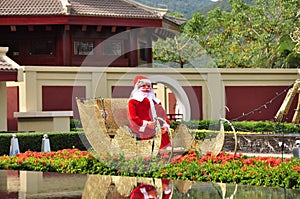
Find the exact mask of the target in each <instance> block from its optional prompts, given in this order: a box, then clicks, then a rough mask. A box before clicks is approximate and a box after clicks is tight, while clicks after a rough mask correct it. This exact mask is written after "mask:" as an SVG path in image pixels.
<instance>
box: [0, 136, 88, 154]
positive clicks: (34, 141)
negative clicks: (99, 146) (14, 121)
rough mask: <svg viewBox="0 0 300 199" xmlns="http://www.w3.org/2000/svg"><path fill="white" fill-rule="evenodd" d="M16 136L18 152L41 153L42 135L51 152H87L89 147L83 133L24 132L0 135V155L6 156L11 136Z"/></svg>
mask: <svg viewBox="0 0 300 199" xmlns="http://www.w3.org/2000/svg"><path fill="white" fill-rule="evenodd" d="M13 134H16V136H17V138H18V142H19V148H20V152H25V151H41V146H42V139H43V135H44V134H47V135H48V138H49V140H50V147H51V150H52V151H58V150H62V149H68V148H77V149H80V150H87V149H89V148H90V145H89V143H88V141H87V139H86V137H85V135H84V133H83V132H47V133H44V132H24V133H0V143H1V146H0V155H8V154H9V149H10V142H11V138H12V135H13Z"/></svg>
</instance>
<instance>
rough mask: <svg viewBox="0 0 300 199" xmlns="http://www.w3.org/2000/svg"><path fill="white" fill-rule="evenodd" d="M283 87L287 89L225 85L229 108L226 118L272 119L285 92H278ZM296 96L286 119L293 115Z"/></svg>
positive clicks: (281, 90)
mask: <svg viewBox="0 0 300 199" xmlns="http://www.w3.org/2000/svg"><path fill="white" fill-rule="evenodd" d="M285 89H287V87H286V86H226V87H225V92H226V106H227V107H228V108H229V111H227V113H226V118H227V119H229V120H235V119H237V118H238V120H256V121H259V120H261V121H264V120H270V121H273V120H274V117H275V115H276V113H277V111H278V110H279V108H280V106H281V104H282V102H283V100H284V98H285V96H286V92H284V93H283V94H282V95H279V94H280V93H281V92H283V91H284V90H285ZM297 98H298V97H297ZM297 98H296V99H294V101H293V104H292V106H291V108H290V112H289V114H288V115H287V121H291V119H292V117H293V114H294V112H293V110H294V109H295V107H296V104H297ZM249 112H250V114H249V115H247V116H243V113H244V115H245V114H247V113H249Z"/></svg>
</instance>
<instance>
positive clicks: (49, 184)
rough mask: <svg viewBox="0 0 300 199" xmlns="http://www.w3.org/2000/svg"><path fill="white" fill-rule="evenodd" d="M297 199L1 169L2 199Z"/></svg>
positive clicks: (273, 192) (271, 191)
mask: <svg viewBox="0 0 300 199" xmlns="http://www.w3.org/2000/svg"><path fill="white" fill-rule="evenodd" d="M147 197H148V198H162V199H168V198H172V199H177V198H195V199H198V198H203V199H214V198H218V199H225V198H226V199H246V198H250V199H256V198H259V199H277V198H278V199H282V198H284V199H285V198H286V199H296V198H300V190H290V189H280V188H266V187H258V186H242V185H234V184H222V183H204V182H191V181H175V180H172V181H169V180H165V179H152V178H135V177H119V176H101V175H81V174H62V173H54V172H34V171H12V170H7V171H6V170H0V198H1V199H6V198H7V199H15V198H16V199H22V198H32V199H46V198H47V199H50V198H51V199H63V198H66V199H67V198H72V199H77V198H78V199H79V198H82V199H98V198H99V199H123V198H124V199H125V198H127V199H128V198H136V199H141V198H147Z"/></svg>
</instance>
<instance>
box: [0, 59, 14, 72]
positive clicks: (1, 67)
mask: <svg viewBox="0 0 300 199" xmlns="http://www.w3.org/2000/svg"><path fill="white" fill-rule="evenodd" d="M11 70H13V71H15V70H18V69H17V68H16V67H14V66H13V65H12V64H11V63H8V62H7V61H6V60H5V59H4V58H3V57H0V71H11Z"/></svg>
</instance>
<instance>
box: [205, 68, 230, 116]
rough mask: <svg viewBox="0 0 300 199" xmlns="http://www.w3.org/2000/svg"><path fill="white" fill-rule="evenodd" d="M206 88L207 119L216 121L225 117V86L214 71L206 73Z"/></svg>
mask: <svg viewBox="0 0 300 199" xmlns="http://www.w3.org/2000/svg"><path fill="white" fill-rule="evenodd" d="M207 88H208V92H209V93H208V94H209V98H208V100H209V101H208V102H207V103H204V104H207V105H208V115H207V116H208V118H206V119H210V120H218V119H220V118H224V117H225V86H224V84H223V80H222V76H221V75H220V73H219V72H218V71H217V70H216V71H215V72H211V73H208V77H207Z"/></svg>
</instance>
